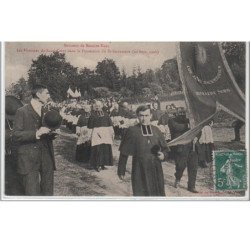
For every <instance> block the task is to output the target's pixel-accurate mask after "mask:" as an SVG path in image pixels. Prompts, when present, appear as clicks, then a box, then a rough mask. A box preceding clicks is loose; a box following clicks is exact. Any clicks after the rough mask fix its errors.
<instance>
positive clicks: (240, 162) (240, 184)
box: [214, 150, 247, 191]
mask: <svg viewBox="0 0 250 250" xmlns="http://www.w3.org/2000/svg"><path fill="white" fill-rule="evenodd" d="M214 168H215V175H214V177H215V182H214V183H215V190H217V191H220V190H236V191H237V190H246V189H247V170H246V151H243V150H242V151H215V152H214Z"/></svg>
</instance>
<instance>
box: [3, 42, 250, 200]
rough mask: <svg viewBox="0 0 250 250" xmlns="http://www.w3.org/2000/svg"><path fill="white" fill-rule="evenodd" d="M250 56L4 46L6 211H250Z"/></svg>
mask: <svg viewBox="0 0 250 250" xmlns="http://www.w3.org/2000/svg"><path fill="white" fill-rule="evenodd" d="M247 46H248V44H246V43H245V42H6V43H5V44H4V47H5V49H4V51H3V53H4V59H5V61H4V68H5V70H4V79H5V145H4V149H5V150H4V152H2V156H3V157H4V159H5V160H4V163H5V164H4V166H2V194H1V195H2V199H4V200H24V199H32V200H37V199H38V200H39V199H48V200H58V199H65V200H69V199H72V200H88V199H91V200H93V199H94V200H96V199H98V200H110V199H111V200H112V199H114V200H115V199H117V200H247V199H249V165H248V162H247V159H248V153H249V152H248V150H249V149H248V148H247V143H248V136H249V134H248V128H247V126H248V124H247V125H246V124H245V120H246V110H247V109H248V104H247V102H246V100H248V99H247V98H248V96H247V95H248V93H247V91H246V79H247V78H246V73H247V72H246V62H247V60H248V56H247V53H246V51H247Z"/></svg>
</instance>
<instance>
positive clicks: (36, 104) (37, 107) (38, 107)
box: [30, 98, 43, 116]
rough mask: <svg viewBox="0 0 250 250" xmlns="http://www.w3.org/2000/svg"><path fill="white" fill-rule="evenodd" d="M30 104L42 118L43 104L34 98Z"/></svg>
mask: <svg viewBox="0 0 250 250" xmlns="http://www.w3.org/2000/svg"><path fill="white" fill-rule="evenodd" d="M30 104H31V106H32V108H33V109H34V110H35V111H36V113H37V114H38V115H39V116H41V114H42V106H43V104H42V103H41V102H39V101H38V100H37V99H34V98H32V99H31V101H30Z"/></svg>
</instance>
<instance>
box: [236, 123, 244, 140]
mask: <svg viewBox="0 0 250 250" xmlns="http://www.w3.org/2000/svg"><path fill="white" fill-rule="evenodd" d="M243 125H244V122H242V121H241V120H237V121H236V124H235V126H234V135H235V140H236V141H240V129H241V128H242V126H243Z"/></svg>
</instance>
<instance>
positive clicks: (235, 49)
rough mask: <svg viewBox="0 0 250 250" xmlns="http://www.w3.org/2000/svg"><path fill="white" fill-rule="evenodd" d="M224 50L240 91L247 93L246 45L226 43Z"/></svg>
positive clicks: (242, 43)
mask: <svg viewBox="0 0 250 250" xmlns="http://www.w3.org/2000/svg"><path fill="white" fill-rule="evenodd" d="M222 48H223V51H224V53H225V57H226V59H227V61H228V64H229V67H230V68H231V70H232V72H233V75H234V77H235V80H236V82H237V84H238V85H239V87H240V89H241V90H242V91H243V92H245V85H246V83H245V82H246V70H245V66H246V43H244V42H224V43H222Z"/></svg>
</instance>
